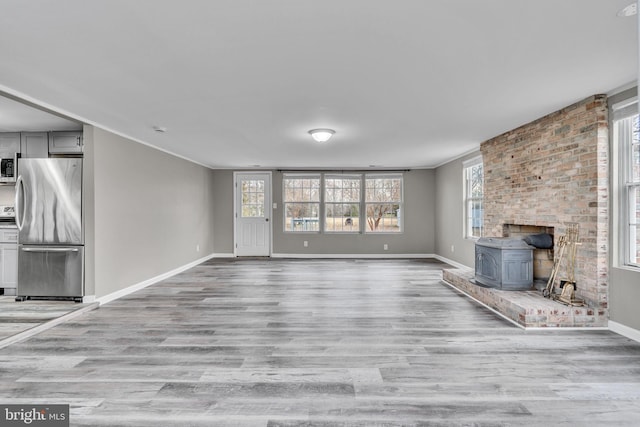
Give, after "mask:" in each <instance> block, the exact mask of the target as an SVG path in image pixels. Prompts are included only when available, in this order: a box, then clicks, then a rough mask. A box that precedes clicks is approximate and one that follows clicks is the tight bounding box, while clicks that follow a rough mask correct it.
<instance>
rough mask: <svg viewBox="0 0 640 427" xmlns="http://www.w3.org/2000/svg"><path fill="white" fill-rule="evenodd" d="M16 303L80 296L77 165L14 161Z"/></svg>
mask: <svg viewBox="0 0 640 427" xmlns="http://www.w3.org/2000/svg"><path fill="white" fill-rule="evenodd" d="M15 209H16V224H17V225H18V230H19V232H18V288H17V295H18V296H17V298H16V300H18V301H19V300H24V299H27V298H30V297H43V298H69V299H75V300H77V301H81V300H82V297H83V296H84V230H83V225H82V159H81V158H48V159H19V160H18V178H17V179H16V206H15Z"/></svg>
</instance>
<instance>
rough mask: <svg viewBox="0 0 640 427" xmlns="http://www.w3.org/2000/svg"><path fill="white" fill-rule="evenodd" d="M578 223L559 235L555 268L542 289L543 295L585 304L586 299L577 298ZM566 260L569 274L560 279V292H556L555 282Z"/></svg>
mask: <svg viewBox="0 0 640 427" xmlns="http://www.w3.org/2000/svg"><path fill="white" fill-rule="evenodd" d="M578 234H579V233H578V224H571V225H569V227H568V229H567V234H566V235H562V236H560V237H558V250H557V256H556V257H555V259H554V260H553V269H552V270H551V275H550V276H549V281H548V282H547V286H546V287H545V288H544V289H543V290H542V295H543V296H544V297H545V298H551V299H553V300H555V301H560V302H562V303H564V304H567V305H575V306H581V305H584V301H583V300H581V299H578V298H576V292H575V291H576V277H575V275H576V258H577V251H578V245H580V243H578ZM564 258H566V260H565V270H566V271H565V273H566V275H567V279H566V280H560V288H561V290H562V291H561V292H560V294H556V293H555V292H554V290H555V287H554V283H555V281H556V278H557V276H558V270H560V267H561V265H562V261H563V259H564Z"/></svg>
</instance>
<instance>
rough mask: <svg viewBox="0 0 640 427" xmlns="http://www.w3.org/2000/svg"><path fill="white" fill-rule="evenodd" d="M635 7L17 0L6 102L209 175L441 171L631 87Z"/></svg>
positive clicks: (423, 1)
mask: <svg viewBox="0 0 640 427" xmlns="http://www.w3.org/2000/svg"><path fill="white" fill-rule="evenodd" d="M630 2H631V0H457V1H454V0H396V1H391V0H272V1H265V0H180V1H178V0H174V1H170V0H135V1H131V0H93V1H86V0H63V1H50V0H30V1H28V2H25V1H24V0H2V2H1V5H0V58H2V60H1V61H0V90H3V91H5V92H7V93H11V94H14V95H19V96H21V97H25V98H27V99H30V100H31V101H34V102H36V103H38V104H40V105H44V106H48V107H51V108H53V109H54V110H56V111H59V112H64V113H66V114H67V115H69V116H71V117H74V118H77V119H80V120H82V121H84V122H87V123H91V124H95V125H98V126H100V127H103V128H105V129H109V130H112V131H115V132H117V133H119V134H122V135H125V136H128V137H130V138H133V139H135V140H138V141H141V142H144V143H147V144H150V145H153V146H156V147H158V148H161V149H163V150H167V151H169V152H172V153H175V154H177V155H180V156H182V157H185V158H189V159H192V160H194V161H196V162H198V163H201V164H204V165H207V166H211V167H224V168H246V167H248V166H251V165H260V166H262V167H273V168H279V167H280V168H314V167H315V168H323V167H324V168H352V167H353V168H361V167H369V166H370V165H376V166H377V167H380V168H382V167H388V168H394V167H402V168H405V167H411V168H418V167H433V166H436V165H439V164H442V163H443V162H445V161H447V160H450V159H452V158H455V157H457V156H459V155H461V154H463V153H466V152H469V151H471V150H473V149H476V148H477V147H478V146H479V144H480V142H482V141H484V140H487V139H489V138H491V137H493V136H496V135H499V134H501V133H503V132H505V131H507V130H510V129H513V128H515V127H517V126H519V125H521V124H524V123H527V122H529V121H531V120H534V119H536V118H538V117H540V116H543V115H545V114H547V113H550V112H552V111H555V110H557V109H559V108H562V107H564V106H567V105H570V104H571V103H573V102H576V101H578V100H581V99H583V98H586V97H587V96H589V95H592V94H595V93H610V92H611V91H614V90H615V89H616V88H619V87H622V86H625V85H628V84H630V83H632V82H634V81H635V80H636V78H637V69H638V37H637V17H631V18H621V17H617V16H616V13H617V12H618V10H620V9H622V8H623V7H624V6H626V5H627V4H629V3H630ZM3 105H4V104H0V108H2V106H3ZM2 113H3V112H2V111H0V114H2ZM0 126H2V122H0ZM153 126H162V127H166V128H167V129H168V130H167V132H166V133H158V132H155V131H154V130H153ZM317 127H329V128H332V129H335V131H336V134H335V136H334V137H333V139H331V140H330V141H329V142H328V143H325V144H322V145H319V144H317V143H313V142H312V140H311V138H310V137H309V135H308V134H307V131H308V130H309V129H312V128H317Z"/></svg>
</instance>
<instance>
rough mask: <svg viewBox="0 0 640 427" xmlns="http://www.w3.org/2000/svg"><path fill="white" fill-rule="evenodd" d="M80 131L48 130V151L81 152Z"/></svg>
mask: <svg viewBox="0 0 640 427" xmlns="http://www.w3.org/2000/svg"><path fill="white" fill-rule="evenodd" d="M82 148H83V143H82V132H79V131H78V132H76V131H71V132H49V153H51V154H72V153H82Z"/></svg>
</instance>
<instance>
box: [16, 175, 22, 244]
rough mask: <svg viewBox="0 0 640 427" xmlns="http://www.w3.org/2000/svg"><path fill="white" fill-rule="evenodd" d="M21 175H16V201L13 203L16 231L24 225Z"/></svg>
mask: <svg viewBox="0 0 640 427" xmlns="http://www.w3.org/2000/svg"><path fill="white" fill-rule="evenodd" d="M22 181H23V180H22V175H20V176H18V179H17V180H16V203H15V208H14V209H15V214H16V225H17V226H18V231H20V230H22V226H23V225H24V210H23V209H22V208H23V205H24V183H23V182H22Z"/></svg>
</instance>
